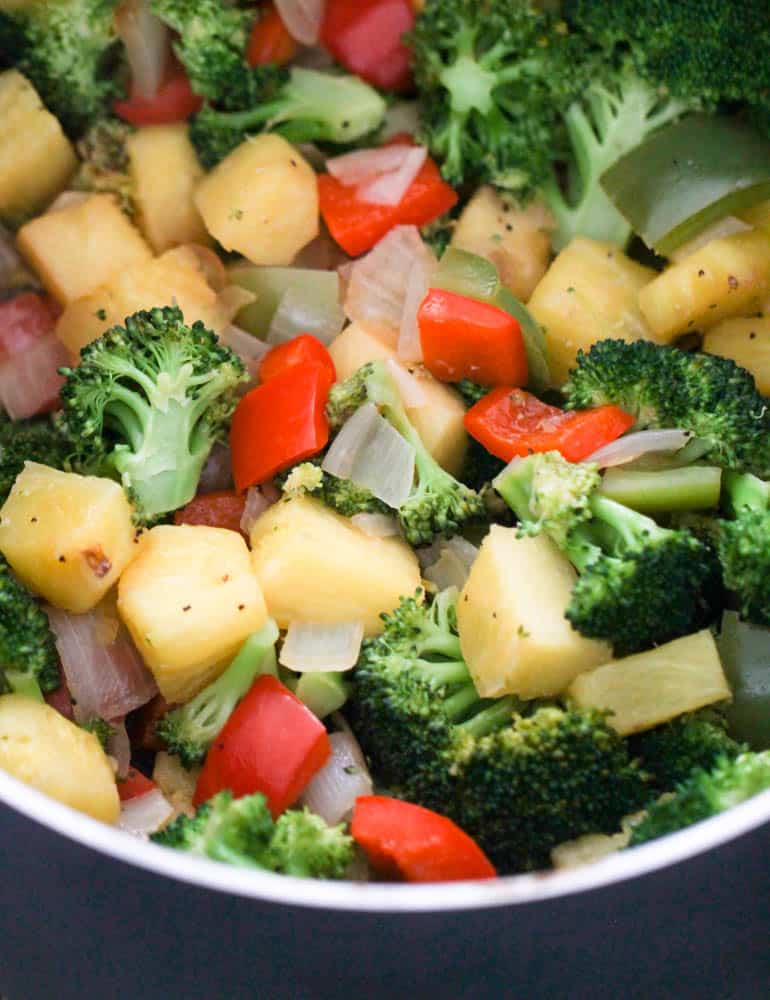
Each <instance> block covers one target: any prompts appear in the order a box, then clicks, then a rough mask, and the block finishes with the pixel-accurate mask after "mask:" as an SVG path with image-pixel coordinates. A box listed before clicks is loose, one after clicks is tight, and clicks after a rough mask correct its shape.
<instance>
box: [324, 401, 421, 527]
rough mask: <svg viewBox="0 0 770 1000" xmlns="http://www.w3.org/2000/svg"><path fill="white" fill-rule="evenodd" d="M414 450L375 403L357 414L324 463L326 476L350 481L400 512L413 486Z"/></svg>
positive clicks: (362, 408) (339, 436) (335, 442)
mask: <svg viewBox="0 0 770 1000" xmlns="http://www.w3.org/2000/svg"><path fill="white" fill-rule="evenodd" d="M414 463H415V455H414V448H413V447H412V446H411V445H410V444H409V442H408V441H406V440H405V439H404V438H403V437H401V435H400V434H399V433H398V431H397V430H395V428H394V427H392V426H391V424H389V423H388V421H387V420H385V418H384V417H381V416H380V413H379V411H378V409H377V407H376V406H374V404H373V403H366V404H365V405H364V406H362V407H361V408H360V409H358V410H356V412H355V413H354V414H353V416H352V417H351V418H350V420H348V421H347V422H346V423H345V424H344V425H343V427H342V430H341V431H340V432H339V434H338V435H337V437H336V438H335V439H334V441H333V443H332V446H331V447H330V448H329V450H328V452H327V453H326V457H325V458H324V461H323V466H322V468H323V470H324V472H329V473H331V474H332V475H334V476H339V478H340V479H349V480H351V482H354V483H356V484H357V485H358V486H364V487H366V489H368V490H370V491H371V492H372V493H373V494H374V496H376V497H377V499H378V500H382V502H383V503H386V504H387V505H388V506H389V507H393V508H394V509H397V508H398V507H400V506H401V504H402V503H403V502H404V501H405V500H406V498H407V497H408V496H409V493H410V492H411V489H412V485H413V483H414Z"/></svg>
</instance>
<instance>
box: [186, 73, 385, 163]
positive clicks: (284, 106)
mask: <svg viewBox="0 0 770 1000" xmlns="http://www.w3.org/2000/svg"><path fill="white" fill-rule="evenodd" d="M253 72H254V73H255V74H256V73H258V74H259V75H258V76H255V77H254V78H253V79H254V82H253V90H254V95H253V97H252V98H251V99H250V100H249V101H248V102H243V103H240V104H239V105H238V107H237V109H233V110H220V109H218V108H215V107H213V106H211V105H210V104H209V105H206V106H205V107H203V108H202V109H201V111H200V112H199V113H198V114H197V115H196V116H195V118H194V119H193V120H192V123H191V125H190V138H191V140H192V143H193V145H194V146H195V148H196V150H197V153H198V156H199V158H200V160H201V163H203V165H204V166H206V167H213V166H215V165H216V164H217V163H219V161H220V160H222V159H223V158H224V157H225V156H227V155H228V153H230V152H232V150H233V149H235V147H236V146H239V145H240V144H241V143H242V142H243V141H244V139H246V138H247V137H248V136H250V135H254V134H255V133H258V132H263V131H266V130H270V131H272V132H279V133H280V134H281V135H283V136H285V138H287V139H288V140H289V141H291V142H331V143H338V144H346V143H351V142H354V141H355V140H356V139H360V138H361V137H362V136H365V135H368V134H369V133H370V132H372V131H373V130H374V129H376V128H377V127H378V126H379V125H380V123H381V122H382V119H383V116H384V114H385V102H384V100H383V99H382V98H381V97H380V95H379V94H378V93H377V91H376V90H374V89H373V88H372V87H370V86H369V85H368V84H367V83H364V81H363V80H360V79H359V78H358V77H356V76H335V75H332V74H331V73H321V72H319V71H317V70H310V69H303V68H301V67H298V66H295V67H293V68H292V69H291V70H290V71H286V70H283V69H278V68H276V67H274V66H270V65H268V66H266V67H260V68H259V69H258V70H254V71H253Z"/></svg>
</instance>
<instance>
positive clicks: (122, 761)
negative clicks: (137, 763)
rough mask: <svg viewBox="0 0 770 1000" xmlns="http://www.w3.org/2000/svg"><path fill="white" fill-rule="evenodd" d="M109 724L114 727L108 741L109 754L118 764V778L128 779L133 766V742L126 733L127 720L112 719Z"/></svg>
mask: <svg viewBox="0 0 770 1000" xmlns="http://www.w3.org/2000/svg"><path fill="white" fill-rule="evenodd" d="M109 724H110V725H111V726H112V733H111V735H110V738H109V739H108V740H107V753H108V754H109V755H110V757H112V758H114V760H115V761H116V763H117V771H116V772H115V773H116V775H117V777H118V778H127V777H128V769H129V768H130V766H131V741H130V740H129V738H128V732H127V731H126V720H125V719H110V721H109Z"/></svg>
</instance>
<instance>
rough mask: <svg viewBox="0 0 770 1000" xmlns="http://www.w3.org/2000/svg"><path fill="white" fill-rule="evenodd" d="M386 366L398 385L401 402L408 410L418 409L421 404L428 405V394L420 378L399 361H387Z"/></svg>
mask: <svg viewBox="0 0 770 1000" xmlns="http://www.w3.org/2000/svg"><path fill="white" fill-rule="evenodd" d="M385 367H386V368H387V369H388V372H389V374H390V375H391V377H392V378H393V381H394V382H395V383H396V385H397V386H398V391H399V394H400V395H401V402H402V403H403V404H404V406H405V407H406V408H407V409H408V410H414V409H417V408H418V407H420V406H427V403H428V394H427V393H426V392H425V389H423V387H422V386H421V385H420V380H419V379H418V378H415V377H414V375H412V373H411V372H409V371H407V370H406V368H404V366H403V365H400V364H399V363H398V361H393V360H390V361H386V362H385Z"/></svg>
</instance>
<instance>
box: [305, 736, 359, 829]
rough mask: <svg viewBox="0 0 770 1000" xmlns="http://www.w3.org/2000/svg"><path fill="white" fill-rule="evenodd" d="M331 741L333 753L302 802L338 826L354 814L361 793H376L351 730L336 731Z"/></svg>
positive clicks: (311, 783) (328, 821) (330, 738)
mask: <svg viewBox="0 0 770 1000" xmlns="http://www.w3.org/2000/svg"><path fill="white" fill-rule="evenodd" d="M329 743H330V744H331V751H332V752H331V757H330V758H329V760H328V761H327V762H326V764H325V765H324V766H323V767H322V768H321V770H320V771H319V772H318V773H317V774H316V776H315V777H314V778H313V780H312V781H311V782H310V784H309V785H308V786H307V788H306V789H305V791H304V793H303V795H302V799H301V802H302V804H303V805H306V806H307V807H308V809H310V811H311V812H314V813H316V814H317V815H318V816H320V817H321V818H322V819H324V820H326V822H327V823H329V824H330V825H331V826H334V825H335V824H336V823H339V822H341V821H342V820H343V819H345V818H346V817H347V816H348V815H349V814H350V812H351V811H352V809H353V806H354V805H355V801H356V799H357V798H358V797H359V795H371V794H372V779H371V775H370V774H369V771H368V770H367V768H366V762H365V761H364V755H363V754H362V753H361V748H360V747H359V745H358V743H357V741H356V738H355V737H354V736H353V734H352V733H351V732H350V731H348V732H343V733H332V734H331V736H330V737H329Z"/></svg>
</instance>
